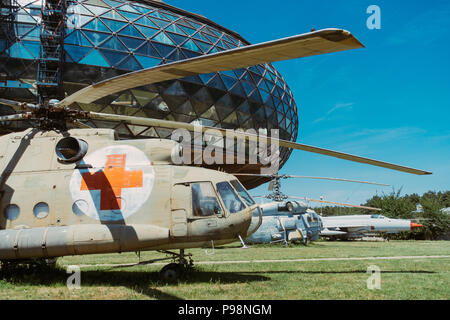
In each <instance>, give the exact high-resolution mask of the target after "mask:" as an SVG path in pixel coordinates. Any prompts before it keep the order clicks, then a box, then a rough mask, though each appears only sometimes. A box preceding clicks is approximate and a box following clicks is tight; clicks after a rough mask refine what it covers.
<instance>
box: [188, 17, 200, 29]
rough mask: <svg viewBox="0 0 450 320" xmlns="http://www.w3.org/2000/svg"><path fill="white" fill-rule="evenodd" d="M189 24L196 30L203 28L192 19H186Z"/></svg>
mask: <svg viewBox="0 0 450 320" xmlns="http://www.w3.org/2000/svg"><path fill="white" fill-rule="evenodd" d="M186 21H187V22H189V23H190V24H192V25H193V26H194V27H195V28H196V29H200V28H201V27H202V25H201V24H199V23H198V22H197V21H194V20H192V19H186Z"/></svg>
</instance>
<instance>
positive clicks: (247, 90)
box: [241, 81, 255, 96]
mask: <svg viewBox="0 0 450 320" xmlns="http://www.w3.org/2000/svg"><path fill="white" fill-rule="evenodd" d="M241 85H242V86H243V87H244V90H245V93H246V94H247V96H248V95H250V94H251V93H252V91H253V90H255V87H254V86H253V85H252V84H250V83H248V82H247V81H241Z"/></svg>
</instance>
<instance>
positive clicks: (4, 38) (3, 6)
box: [0, 0, 20, 87]
mask: <svg viewBox="0 0 450 320" xmlns="http://www.w3.org/2000/svg"><path fill="white" fill-rule="evenodd" d="M19 8H20V6H19V4H18V3H17V1H16V0H0V53H1V52H2V51H3V50H4V49H5V48H8V47H9V46H10V45H11V44H12V43H14V42H15V41H16V39H15V32H14V23H15V17H16V14H17V11H18V10H19ZM8 80H12V79H9V77H8V74H7V73H6V72H4V70H0V86H3V87H5V86H6V83H7V81H8Z"/></svg>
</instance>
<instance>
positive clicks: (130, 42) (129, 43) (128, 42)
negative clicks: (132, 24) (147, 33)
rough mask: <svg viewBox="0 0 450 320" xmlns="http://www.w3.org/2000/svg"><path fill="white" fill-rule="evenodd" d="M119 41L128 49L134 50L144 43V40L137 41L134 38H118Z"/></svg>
mask: <svg viewBox="0 0 450 320" xmlns="http://www.w3.org/2000/svg"><path fill="white" fill-rule="evenodd" d="M119 39H120V41H122V42H123V43H124V44H125V46H126V47H127V48H128V49H131V50H135V49H136V48H138V47H139V46H141V45H142V43H144V40H139V39H136V38H130V37H123V36H119Z"/></svg>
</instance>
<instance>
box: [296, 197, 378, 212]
mask: <svg viewBox="0 0 450 320" xmlns="http://www.w3.org/2000/svg"><path fill="white" fill-rule="evenodd" d="M289 198H293V199H300V200H305V201H310V202H320V203H327V204H335V205H339V206H344V207H351V208H359V209H365V210H372V211H382V209H380V208H373V207H366V206H358V205H354V204H348V203H340V202H332V201H325V200H316V199H309V198H300V197H291V196H290V197H289Z"/></svg>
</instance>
